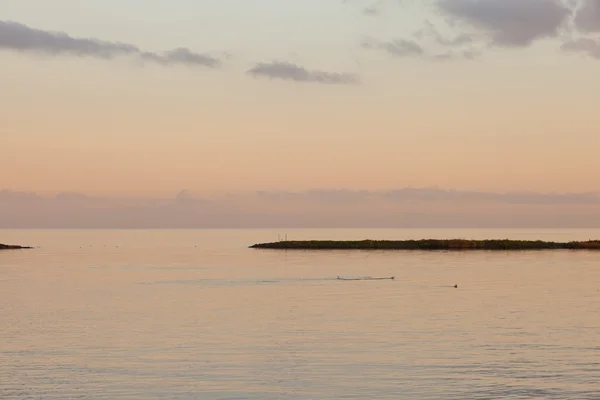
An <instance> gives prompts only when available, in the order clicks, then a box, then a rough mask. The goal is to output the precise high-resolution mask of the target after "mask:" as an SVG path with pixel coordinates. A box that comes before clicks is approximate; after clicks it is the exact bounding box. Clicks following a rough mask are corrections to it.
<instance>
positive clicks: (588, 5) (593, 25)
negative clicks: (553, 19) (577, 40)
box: [574, 0, 600, 32]
mask: <svg viewBox="0 0 600 400" xmlns="http://www.w3.org/2000/svg"><path fill="white" fill-rule="evenodd" d="M574 22H575V27H576V28H577V29H578V30H580V31H582V32H600V0H581V4H580V7H579V8H578V9H577V12H576V14H575V19H574Z"/></svg>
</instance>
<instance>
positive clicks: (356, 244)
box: [250, 239, 600, 251]
mask: <svg viewBox="0 0 600 400" xmlns="http://www.w3.org/2000/svg"><path fill="white" fill-rule="evenodd" d="M250 248H253V249H275V250H427V251H432V250H600V240H589V241H585V242H546V241H541V240H509V239H499V240H498V239H491V240H466V239H421V240H355V241H346V240H300V241H287V240H286V241H279V242H272V243H259V244H255V245H252V246H250Z"/></svg>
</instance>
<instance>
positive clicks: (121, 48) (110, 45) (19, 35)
mask: <svg viewBox="0 0 600 400" xmlns="http://www.w3.org/2000/svg"><path fill="white" fill-rule="evenodd" d="M0 50H8V51H15V52H22V53H34V54H47V55H52V56H60V55H70V56H78V57H94V58H100V59H105V60H110V59H113V58H116V57H121V56H130V57H138V58H140V59H142V60H144V61H149V62H155V63H158V64H161V65H174V64H182V65H190V66H203V67H212V68H214V67H218V66H219V65H220V60H219V59H217V58H215V57H212V56H209V55H206V54H200V53H194V52H192V51H191V50H189V49H187V48H177V49H174V50H170V51H166V52H164V53H154V52H148V51H143V50H142V49H140V48H139V47H137V46H134V45H132V44H128V43H120V42H108V41H103V40H98V39H93V38H77V37H72V36H69V35H67V34H66V33H63V32H51V31H44V30H40V29H35V28H31V27H29V26H27V25H23V24H20V23H17V22H12V21H1V20H0Z"/></svg>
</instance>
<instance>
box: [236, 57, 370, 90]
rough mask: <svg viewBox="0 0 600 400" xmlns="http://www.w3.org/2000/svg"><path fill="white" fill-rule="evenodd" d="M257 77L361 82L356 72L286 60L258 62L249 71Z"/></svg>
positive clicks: (299, 80) (332, 82)
mask: <svg viewBox="0 0 600 400" xmlns="http://www.w3.org/2000/svg"><path fill="white" fill-rule="evenodd" d="M247 73H248V74H250V75H254V76H255V77H259V76H263V77H267V78H271V79H282V80H288V81H296V82H314V83H323V84H338V85H349V84H357V83H359V78H358V77H357V76H356V75H354V74H349V73H338V72H325V71H318V70H308V69H306V68H304V67H301V66H299V65H296V64H292V63H289V62H285V61H274V62H268V63H264V62H263V63H258V64H256V65H255V66H254V67H252V68H251V69H249V70H248V71H247Z"/></svg>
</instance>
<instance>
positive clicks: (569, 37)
mask: <svg viewBox="0 0 600 400" xmlns="http://www.w3.org/2000/svg"><path fill="white" fill-rule="evenodd" d="M0 65H1V66H2V72H3V73H2V74H0V88H2V96H0V121H1V122H0V124H1V125H0V135H1V138H2V144H1V145H0V190H1V192H0V227H20V226H30V225H31V226H34V225H35V226H37V225H40V226H41V225H44V224H46V225H48V224H49V225H48V226H50V225H52V226H55V225H56V226H62V225H68V226H71V225H78V224H83V222H82V221H87V222H85V224H88V225H90V226H97V225H102V224H104V223H105V222H106V221H107V220H111V218H113V219H114V221H113V224H116V225H119V226H121V225H127V226H130V225H131V226H138V225H144V224H150V225H152V224H154V225H160V226H163V225H164V226H171V225H173V226H181V225H189V224H191V225H193V226H197V225H198V226H204V225H211V226H213V225H214V226H220V225H224V226H225V225H227V226H229V225H236V224H240V225H244V226H246V225H248V226H254V225H256V224H258V225H263V224H264V225H281V224H288V225H290V224H291V225H302V224H313V225H323V224H330V225H336V226H337V225H347V224H354V225H360V226H363V225H364V226H380V225H386V224H393V225H403V224H404V225H411V224H413V225H414V224H416V225H419V224H425V225H427V224H433V225H444V226H445V225H453V224H459V225H460V224H467V225H494V226H495V225H506V224H507V223H508V224H512V225H520V224H525V225H544V224H548V223H549V222H548V221H551V225H556V226H584V225H585V226H588V225H592V226H600V211H599V207H598V203H600V200H598V198H597V197H595V196H597V195H596V194H595V193H598V192H600V190H599V184H598V183H597V181H598V178H597V176H598V173H599V172H600V158H599V157H598V156H597V153H598V149H600V136H598V134H597V125H598V122H599V121H600V117H599V115H600V114H598V112H597V110H596V108H597V104H598V102H599V100H600V99H599V94H598V93H600V78H598V76H599V75H598V74H597V69H598V67H599V66H600V0H564V1H561V0H420V1H417V0H414V1H413V0H319V1H316V0H303V1H299V0H287V1H275V0H252V1H248V0H245V1H242V0H207V1H196V0H174V1H169V2H166V1H163V0H128V1H127V2H123V1H120V0H86V1H81V0H55V1H52V2H49V1H47V0H3V1H2V2H0ZM411 190H417V191H419V190H421V191H423V193H430V192H431V191H433V192H434V193H438V192H439V193H438V194H440V196H441V198H439V199H436V201H435V202H433V203H432V202H431V201H425V200H423V199H421V198H417V199H414V198H410V199H408V200H407V199H405V198H402V199H401V200H398V199H397V198H394V197H393V196H392V198H393V199H394V200H393V201H392V200H390V196H389V193H396V192H401V193H404V192H405V191H408V192H410V191H411ZM182 193H183V194H184V195H185V196H184V197H185V199H186V200H185V201H186V203H185V204H186V205H185V207H187V208H185V210H187V211H181V210H179V208H177V210H178V211H176V212H175V214H177V213H179V214H177V215H179V217H178V216H177V215H175V214H169V213H171V212H172V210H171V211H169V212H166V211H165V214H164V216H162V217H160V218H163V219H161V220H160V221H155V222H153V223H150V222H149V219H152V218H150V217H149V216H148V215H147V214H144V213H143V212H142V211H140V210H141V209H142V208H144V207H146V206H141V205H140V204H149V203H151V204H153V206H152V207H155V206H156V204H159V203H160V204H162V205H161V206H160V207H163V205H164V204H169V207H171V206H173V204H175V205H176V207H180V206H181V204H180V203H181V201H182V200H181V195H182ZM315 193H318V194H319V195H318V196H316V197H315ZM419 193H420V192H419ZM445 193H460V194H461V196H458V197H456V196H454V197H452V198H451V199H449V198H448V197H447V196H446V195H445ZM473 193H478V195H474V196H473V195H472V194H473ZM482 193H483V194H486V196H488V197H487V200H482V199H481V195H480V194H482ZM525 195H527V196H533V197H534V198H538V199H539V198H543V199H544V200H543V201H542V204H537V203H539V201H537V203H536V202H533V203H532V202H531V201H527V202H525V203H523V201H521V200H516V201H515V200H514V199H515V198H517V199H519V198H521V197H519V196H525ZM273 196H275V197H277V200H276V202H277V203H276V204H277V206H274V204H273V201H275V200H273V198H272V197H273ZM544 196H545V197H544ZM484 197H485V196H484ZM23 198H28V199H30V200H29V202H27V201H24V200H23ZM32 198H35V199H37V200H36V201H33V200H31V199H32ZM73 198H77V199H78V200H77V201H76V203H77V204H78V205H77V207H81V210H79V211H76V209H77V207H75V206H74V205H73V201H74V200H73ZM357 198H358V199H360V201H359V200H357ZM374 198H375V199H376V200H374ZM565 198H568V199H573V198H576V199H579V200H577V201H575V202H573V201H572V200H569V201H568V202H566V203H565V200H564V199H565ZM15 199H18V200H15ZM84 199H85V200H84ZM581 199H585V200H581ZM192 200H193V202H195V203H194V204H196V205H195V206H194V207H196V208H198V209H201V210H203V211H202V212H201V214H202V215H204V216H203V217H200V216H198V217H197V218H196V217H194V218H191V217H190V215H188V214H186V213H189V212H191V211H189V210H190V207H191V206H190V205H189V202H190V201H192ZM582 201H583V203H582ZM132 202H133V203H132ZM298 202H300V203H298ZM349 202H350V205H349ZM373 202H375V203H373ZM26 203H27V204H26ZM209 203H210V204H211V206H210V207H209V206H208V205H207V204H209ZM409 203H410V204H411V205H410V207H408V206H407V204H409ZM492 203H493V204H494V206H493V207H492V206H491V205H490V204H492ZM117 204H118V206H117ZM199 204H202V206H200V205H199ZM400 204H401V205H400ZM532 204H533V205H532ZM582 204H584V205H582ZM496 206H497V207H496ZM534 206H535V207H534ZM53 207H58V208H56V209H55V208H53ZM94 207H96V208H94ZM98 207H99V208H101V209H102V210H104V211H103V213H104V214H102V215H103V217H102V216H99V215H100V214H101V213H100V212H99V211H98V210H99V208H98ZM136 207H137V208H136ZM140 207H141V208H140ZM152 207H151V209H152V211H148V210H147V208H144V210H146V211H144V212H146V213H150V214H152V215H155V214H156V212H157V211H156V210H155V209H153V208H152ZM211 207H213V208H211ZM232 207H233V208H235V209H236V210H240V211H239V213H238V214H236V213H234V212H233V211H232ZM252 207H254V208H252ZM352 207H355V208H352ZM356 207H358V208H356ZM361 207H362V208H361ZM390 207H391V208H390ZM415 207H416V208H415ZM532 207H533V209H534V211H535V212H534V211H532ZM63 208H64V212H63V211H60V212H59V209H60V210H63ZM132 208H135V209H136V210H138V211H139V212H140V214H139V215H138V217H136V218H137V219H135V221H134V220H132V221H128V222H124V221H123V220H122V218H123V216H122V214H120V213H121V211H118V212H117V211H115V210H117V209H118V210H131V209H132ZM192 208H193V207H192ZM317 209H318V210H317ZM479 209H481V210H482V211H481V212H480V211H477V210H479ZM517 209H518V210H517ZM48 210H53V211H52V212H53V213H54V215H55V217H53V218H50V217H48V215H47V214H48V213H49V211H48ZM77 210H78V209H77ZM94 210H95V211H94ZM106 210H112V211H106ZM161 210H163V211H164V207H163V208H161ZM207 210H210V212H209V211H207ZM343 210H346V211H345V212H347V214H343V212H342V211H343ZM123 212H124V213H126V211H123ZM338 212H339V213H340V214H339V215H338V214H337V213H338ZM77 213H79V214H77ZM94 213H96V214H95V216H94ZM106 213H108V214H110V215H111V216H112V217H111V218H109V217H107V215H108V214H106ZM182 213H183V214H182ZM194 213H197V211H194ZM278 213H279V214H278ZM303 213H304V214H303ZM431 213H434V214H435V215H438V217H436V218H437V219H436V218H433V217H428V216H427V215H428V214H431ZM482 213H483V214H482ZM557 213H558V214H557ZM75 214H77V216H76V215H75ZM205 214H206V215H208V214H210V215H211V216H214V215H217V214H218V215H222V217H221V219H218V218H217V219H215V218H212V217H211V218H212V219H210V218H209V219H210V221H209V219H207V218H208V217H206V215H205ZM391 214H393V215H403V217H402V218H400V217H398V218H395V219H394V218H392V219H390V218H389V216H390V215H391ZM538 214H539V215H538ZM17 215H20V216H21V217H19V218H17ZM34 215H35V216H36V217H35V218H34V217H31V216H34ZM57 215H61V217H60V218H58V217H56V216H57ZM84 215H85V218H83V216H84ZM182 215H183V216H182ZM194 215H196V214H194ZM233 215H235V216H233ZM324 215H327V216H328V217H327V218H325V217H324ZM410 215H412V216H415V215H419V217H414V220H413V219H411V218H413V217H410ZM444 215H445V216H444ZM459 215H460V216H461V217H460V218H459V217H457V216H459ZM527 215H529V216H530V217H531V218H530V219H527V218H525V217H524V216H527ZM535 215H537V217H535V218H534V216H535ZM28 216H29V217H28ZM227 216H231V217H227ZM45 217H48V218H50V219H48V220H45V222H44V221H42V220H43V219H44V218H45ZM88 217H89V218H88ZM550 217H551V218H550ZM178 218H179V219H178ZM240 218H241V219H240ZM465 218H466V219H468V221H465ZM523 218H525V219H523ZM536 218H537V219H536ZM455 219H456V220H455ZM50 220H52V222H51V221H50ZM36 221H37V222H36ZM144 221H145V222H144ZM309 221H313V222H310V223H309ZM461 221H462V222H461ZM507 221H509V222H507ZM46 225H44V226H46Z"/></svg>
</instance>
